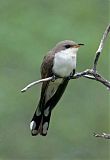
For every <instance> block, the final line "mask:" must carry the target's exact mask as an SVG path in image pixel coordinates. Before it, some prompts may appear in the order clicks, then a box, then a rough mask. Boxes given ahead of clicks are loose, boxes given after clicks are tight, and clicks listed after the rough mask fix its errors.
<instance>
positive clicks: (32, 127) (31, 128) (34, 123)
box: [30, 121, 36, 131]
mask: <svg viewBox="0 0 110 160" xmlns="http://www.w3.org/2000/svg"><path fill="white" fill-rule="evenodd" d="M35 128H36V122H35V121H32V122H31V123H30V130H31V131H32V130H34V129H35Z"/></svg>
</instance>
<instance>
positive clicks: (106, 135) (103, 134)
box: [94, 133, 110, 139]
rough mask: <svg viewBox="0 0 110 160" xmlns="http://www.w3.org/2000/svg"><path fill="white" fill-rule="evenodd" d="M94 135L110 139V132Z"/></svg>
mask: <svg viewBox="0 0 110 160" xmlns="http://www.w3.org/2000/svg"><path fill="white" fill-rule="evenodd" d="M94 136H95V137H98V138H104V139H110V134H106V133H102V134H97V133H94Z"/></svg>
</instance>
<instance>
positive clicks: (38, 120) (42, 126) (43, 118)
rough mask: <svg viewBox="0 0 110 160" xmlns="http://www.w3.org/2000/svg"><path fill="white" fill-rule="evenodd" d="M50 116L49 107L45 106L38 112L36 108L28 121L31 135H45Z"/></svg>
mask: <svg viewBox="0 0 110 160" xmlns="http://www.w3.org/2000/svg"><path fill="white" fill-rule="evenodd" d="M50 117H51V111H50V110H49V107H48V108H46V109H45V110H44V111H43V112H40V111H38V109H37V111H36V112H35V113H34V116H33V118H32V121H31V123H30V130H31V134H32V136H36V135H38V134H40V135H42V136H46V135H47V131H48V128H49V123H50Z"/></svg>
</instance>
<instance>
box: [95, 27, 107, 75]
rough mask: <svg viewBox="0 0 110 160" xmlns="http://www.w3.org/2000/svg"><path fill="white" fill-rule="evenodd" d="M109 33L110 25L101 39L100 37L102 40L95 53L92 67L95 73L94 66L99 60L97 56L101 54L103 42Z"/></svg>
mask: <svg viewBox="0 0 110 160" xmlns="http://www.w3.org/2000/svg"><path fill="white" fill-rule="evenodd" d="M109 32H110V24H109V25H108V26H107V28H106V30H105V32H104V34H103V37H102V39H101V41H100V44H99V48H98V50H97V51H96V56H95V60H94V65H93V70H94V71H95V72H96V66H97V63H98V60H99V56H100V54H101V52H102V49H103V47H104V42H105V40H106V38H107V36H108V33H109Z"/></svg>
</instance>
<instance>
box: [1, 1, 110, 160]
mask: <svg viewBox="0 0 110 160" xmlns="http://www.w3.org/2000/svg"><path fill="white" fill-rule="evenodd" d="M109 3H110V1H109V0H62V1H61V0H54V1H52V0H0V158H1V160H24V159H25V160H73V159H74V160H108V159H109V158H110V155H109V147H110V142H109V141H106V140H102V139H97V138H95V137H93V132H98V133H100V132H107V133H108V132H110V129H109V96H108V92H107V90H106V88H104V86H102V85H101V84H99V83H97V82H94V81H91V80H87V79H79V80H76V81H75V80H73V81H71V82H70V84H69V85H68V88H67V90H66V92H65V94H64V96H63V98H62V99H61V101H60V102H59V104H58V105H57V107H56V109H55V110H54V111H53V115H52V119H51V124H50V128H49V131H48V135H47V136H46V137H41V136H37V137H32V136H31V134H30V130H29V123H30V120H31V117H32V115H33V113H34V111H35V108H36V105H37V103H38V100H39V95H40V85H38V86H36V87H34V88H32V89H31V90H30V91H28V92H26V93H25V94H21V93H20V90H21V89H22V88H23V87H24V86H25V85H26V84H28V83H29V82H31V81H33V80H37V79H39V78H40V64H41V62H42V58H43V56H44V55H45V53H46V52H47V51H48V50H49V49H50V48H52V47H53V46H54V45H55V44H56V43H57V42H59V41H60V40H64V39H71V40H75V41H76V42H80V43H85V46H84V47H82V48H81V49H80V51H79V53H78V62H77V71H81V70H84V69H86V68H89V67H91V65H92V62H93V58H94V55H95V51H96V49H97V47H98V44H99V41H100V39H101V36H102V34H103V32H104V30H105V28H106V26H107V24H108V21H109V5H110V4H109ZM108 46H109V43H108V42H107V43H106V45H105V47H104V50H103V54H102V55H101V58H100V61H99V64H98V70H99V71H100V73H102V74H103V75H104V76H105V77H106V78H110V76H109V67H108V63H109V58H110V57H109V56H108V54H109V48H108Z"/></svg>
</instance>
